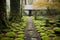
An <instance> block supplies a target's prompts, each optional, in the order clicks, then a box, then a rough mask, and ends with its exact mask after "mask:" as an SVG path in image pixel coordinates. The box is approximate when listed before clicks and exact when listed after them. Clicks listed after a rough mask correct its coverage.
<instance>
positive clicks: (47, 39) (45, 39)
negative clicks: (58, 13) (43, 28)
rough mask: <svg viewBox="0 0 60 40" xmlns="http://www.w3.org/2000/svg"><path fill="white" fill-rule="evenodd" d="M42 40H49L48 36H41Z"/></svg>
mask: <svg viewBox="0 0 60 40" xmlns="http://www.w3.org/2000/svg"><path fill="white" fill-rule="evenodd" d="M42 40H50V38H49V37H48V36H42Z"/></svg>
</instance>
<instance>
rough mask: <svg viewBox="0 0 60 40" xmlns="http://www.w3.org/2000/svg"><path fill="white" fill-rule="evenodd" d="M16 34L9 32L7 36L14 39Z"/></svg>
mask: <svg viewBox="0 0 60 40" xmlns="http://www.w3.org/2000/svg"><path fill="white" fill-rule="evenodd" d="M15 35H16V34H15V33H14V32H7V33H6V36H9V37H14V36H15Z"/></svg>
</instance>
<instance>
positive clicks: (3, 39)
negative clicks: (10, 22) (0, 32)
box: [1, 37, 11, 40]
mask: <svg viewBox="0 0 60 40" xmlns="http://www.w3.org/2000/svg"><path fill="white" fill-rule="evenodd" d="M1 40H11V39H10V38H9V37H2V38H1Z"/></svg>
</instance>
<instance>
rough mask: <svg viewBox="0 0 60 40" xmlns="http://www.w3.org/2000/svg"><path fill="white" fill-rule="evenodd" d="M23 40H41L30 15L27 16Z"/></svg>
mask: <svg viewBox="0 0 60 40" xmlns="http://www.w3.org/2000/svg"><path fill="white" fill-rule="evenodd" d="M24 40H41V38H40V35H39V33H38V32H37V31H36V29H35V25H34V23H33V21H32V17H28V20H27V27H26V29H25V38H24Z"/></svg>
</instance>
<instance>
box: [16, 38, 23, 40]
mask: <svg viewBox="0 0 60 40" xmlns="http://www.w3.org/2000/svg"><path fill="white" fill-rule="evenodd" d="M15 40H24V39H23V38H15Z"/></svg>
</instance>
